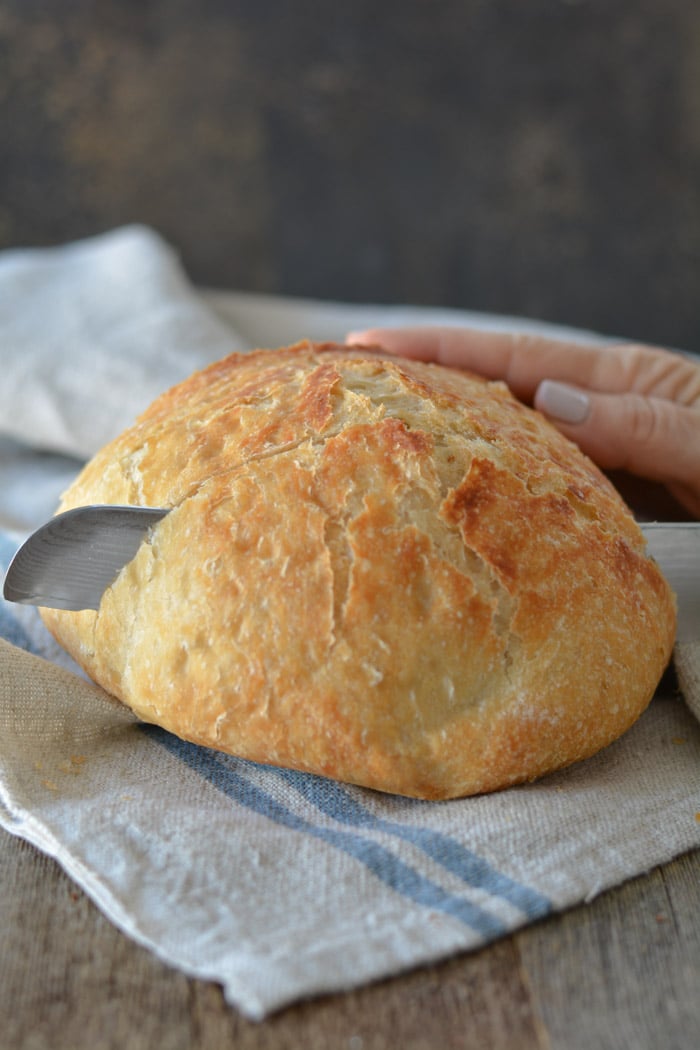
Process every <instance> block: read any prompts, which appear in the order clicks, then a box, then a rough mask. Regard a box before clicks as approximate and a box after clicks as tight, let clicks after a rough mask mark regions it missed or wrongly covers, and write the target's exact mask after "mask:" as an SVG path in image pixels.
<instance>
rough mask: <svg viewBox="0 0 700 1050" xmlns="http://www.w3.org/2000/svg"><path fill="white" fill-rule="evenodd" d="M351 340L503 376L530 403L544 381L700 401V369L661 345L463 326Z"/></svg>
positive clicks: (387, 331) (383, 332)
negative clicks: (576, 339) (574, 339)
mask: <svg viewBox="0 0 700 1050" xmlns="http://www.w3.org/2000/svg"><path fill="white" fill-rule="evenodd" d="M347 342H349V343H358V342H359V343H364V344H365V345H370V344H376V345H378V346H381V347H383V348H385V349H386V350H388V351H389V352H390V353H398V354H403V355H404V356H405V357H414V358H420V359H421V360H423V361H435V362H437V363H438V364H443V365H448V366H450V367H453V368H463V369H466V370H468V371H472V372H477V373H478V374H479V375H483V376H485V377H486V378H487V379H502V380H504V382H506V383H507V384H508V386H509V387H510V389H511V390H512V391H513V393H514V394H515V395H516V397H519V398H520V399H521V400H523V401H532V398H533V397H534V394H535V390H536V389H537V387H538V386H539V384H540V383H541V382H542V381H543V380H544V379H553V380H558V381H560V382H562V383H571V384H574V385H575V386H580V387H585V388H588V389H591V390H597V391H600V392H605V393H609V394H621V393H627V392H635V393H639V394H644V395H646V396H647V397H659V398H665V399H667V400H671V401H676V402H677V403H679V404H685V405H693V404H697V405H699V406H700V369H699V368H698V367H697V365H696V364H694V363H693V362H691V361H689V360H687V359H686V358H684V357H682V356H681V355H679V354H674V353H671V352H669V351H667V350H661V349H658V348H656V347H649V346H638V345H636V344H624V345H620V346H596V345H592V344H580V343H574V342H566V341H565V340H558V339H546V338H543V337H542V336H539V335H532V334H528V333H519V332H484V331H479V330H475V329H465V328H435V327H433V328H411V329H401V328H376V329H367V330H366V331H364V332H353V333H351V334H350V335H348V337H347Z"/></svg>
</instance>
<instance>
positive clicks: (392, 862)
mask: <svg viewBox="0 0 700 1050" xmlns="http://www.w3.org/2000/svg"><path fill="white" fill-rule="evenodd" d="M143 728H144V731H146V732H147V733H148V735H149V736H150V737H151V738H152V739H153V740H155V741H156V742H157V743H159V744H161V745H162V746H163V747H165V748H166V749H167V750H168V751H169V752H170V753H171V754H172V755H175V756H176V757H177V758H178V759H180V760H181V761H182V762H184V763H185V764H186V765H187V766H189V768H190V769H192V770H194V771H195V772H196V773H198V774H199V775H200V776H202V777H204V778H205V780H207V781H208V782H209V783H210V784H211V785H212V786H213V787H215V788H216V789H217V790H218V791H221V792H222V793H223V794H224V795H226V796H227V797H228V798H231V799H233V800H234V801H235V802H237V803H239V805H242V806H246V807H247V808H248V809H251V810H254V811H255V812H256V813H260V814H262V816H264V817H267V818H268V819H269V820H272V821H274V822H275V823H277V824H281V825H282V826H283V827H287V828H290V829H291V830H293V831H301V832H305V833H306V834H308V835H313V836H314V837H315V838H317V839H320V840H321V841H322V842H324V843H326V844H327V845H330V846H334V847H335V848H336V849H339V850H342V851H343V852H344V853H347V854H348V855H349V856H351V857H353V858H354V859H355V860H358V861H359V862H360V863H361V864H364V865H365V867H367V868H368V869H369V870H370V871H371V872H372V874H373V875H375V876H376V877H377V878H378V879H380V880H381V881H382V882H383V883H384V884H385V885H387V886H389V887H390V888H391V889H392V890H395V891H396V892H397V893H400V894H401V895H402V896H404V897H407V898H409V899H410V900H412V901H415V903H417V904H420V905H422V906H423V907H426V908H432V909H433V910H435V911H441V912H444V913H445V914H447V915H451V916H452V917H453V918H456V919H459V921H460V922H462V923H464V924H465V925H466V926H469V927H470V928H471V929H473V930H476V931H477V932H478V933H479V934H480V935H481V936H482V937H483V938H484V939H485V940H492V939H493V938H495V937H498V936H501V935H502V934H505V933H507V932H508V927H506V926H505V925H504V924H503V923H502V922H501V921H500V919H497V918H495V917H494V916H493V915H489V914H488V912H486V911H484V910H483V909H482V908H479V907H478V906H477V905H474V904H472V903H470V902H469V901H467V900H465V899H464V898H462V897H459V896H456V895H455V894H452V893H449V892H448V891H446V890H444V889H442V887H441V886H438V885H437V883H435V882H433V881H432V880H431V879H428V878H426V877H425V876H424V875H421V874H420V873H419V872H417V871H416V870H415V869H414V868H412V867H411V866H410V865H408V864H406V863H405V862H404V861H402V860H400V859H399V858H398V857H396V856H395V855H394V854H393V853H391V851H390V850H388V849H386V848H385V847H384V846H381V845H379V843H377V842H374V841H373V840H372V839H369V838H365V837H363V836H362V835H357V834H354V833H353V832H348V831H338V830H335V829H333V828H328V827H320V826H319V825H316V824H312V823H311V822H310V821H309V820H307V819H306V818H304V817H301V816H299V815H298V814H296V813H294V812H293V811H292V810H291V809H288V808H287V807H286V806H284V805H283V804H282V803H281V802H278V801H277V800H276V799H275V798H273V797H272V795H270V794H269V793H268V792H267V791H263V790H262V788H259V787H257V786H256V785H255V784H253V783H251V782H250V781H249V780H247V779H246V778H245V777H243V776H241V775H240V773H238V772H237V771H236V769H235V768H234V764H235V760H232V759H229V758H228V756H226V757H224V756H222V755H220V754H219V753H218V752H216V751H210V750H208V749H207V748H203V747H197V746H196V745H195V744H189V743H187V742H186V741H183V740H180V739H179V738H178V737H176V736H172V735H171V734H170V733H167V732H165V730H162V729H160V728H158V727H157V726H144V727H143Z"/></svg>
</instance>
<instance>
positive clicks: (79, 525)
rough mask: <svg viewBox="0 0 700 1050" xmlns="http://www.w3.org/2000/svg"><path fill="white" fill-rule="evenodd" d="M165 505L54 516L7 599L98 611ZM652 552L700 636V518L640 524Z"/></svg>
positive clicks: (14, 576)
mask: <svg viewBox="0 0 700 1050" xmlns="http://www.w3.org/2000/svg"><path fill="white" fill-rule="evenodd" d="M168 513H169V510H168V509H167V508H163V507H132V506H128V507H124V506H89V507H78V508H76V509H75V510H69V511H65V512H64V513H63V514H57V515H56V516H55V517H54V518H51V519H50V520H49V521H47V522H46V523H45V524H44V525H42V526H41V527H40V528H39V529H37V530H36V532H34V533H32V535H31V536H30V537H29V538H28V539H27V540H25V542H24V543H23V544H22V546H21V547H20V548H19V550H18V551H17V553H16V554H15V556H14V558H13V559H12V561H11V562H10V565H9V568H8V570H7V573H6V575H5V581H4V584H3V596H4V597H5V599H6V600H7V601H10V602H19V603H21V604H25V605H42V606H45V607H49V608H54V609H71V610H81V609H97V608H99V604H100V600H101V598H102V595H103V593H104V591H105V590H106V589H107V587H109V585H110V584H111V583H113V582H114V579H115V578H116V576H117V575H118V573H119V572H120V570H121V569H122V568H123V567H124V566H125V565H126V564H127V563H128V562H129V561H131V559H132V558H133V557H134V556H135V554H136V552H137V551H138V549H139V547H140V545H141V543H142V542H143V540H144V538H145V536H146V534H147V533H148V531H149V530H150V529H152V528H153V527H154V526H155V525H157V524H158V522H159V521H161V520H162V519H163V518H164V517H165V516H166V514H168ZM641 529H642V532H643V533H644V536H645V538H646V541H647V550H648V552H649V554H651V556H652V557H653V558H654V559H655V561H656V562H657V563H658V565H659V567H660V569H661V571H662V572H663V574H664V575H665V577H666V579H667V580H668V582H669V583H670V585H671V587H672V588H673V590H674V591H675V593H676V597H677V600H678V635H677V640H678V641H679V642H685V641H695V640H697V641H700V522H678V523H677V522H653V523H644V524H642V525H641Z"/></svg>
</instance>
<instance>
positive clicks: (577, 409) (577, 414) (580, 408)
mask: <svg viewBox="0 0 700 1050" xmlns="http://www.w3.org/2000/svg"><path fill="white" fill-rule="evenodd" d="M535 404H536V405H537V408H539V410H540V412H544V414H545V415H546V416H550V417H551V418H552V419H557V420H559V422H560V423H585V421H586V420H587V419H588V414H589V412H590V411H591V401H590V398H589V397H588V395H587V394H584V392H583V391H582V390H577V389H576V388H575V387H573V386H567V384H566V383H556V382H554V380H552V379H544V380H543V381H542V382H541V383H540V385H539V387H538V388H537V396H536V398H535Z"/></svg>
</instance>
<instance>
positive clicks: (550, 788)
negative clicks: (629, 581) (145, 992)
mask: <svg viewBox="0 0 700 1050" xmlns="http://www.w3.org/2000/svg"><path fill="white" fill-rule="evenodd" d="M11 546H12V544H11V543H8V542H7V539H6V538H3V539H2V542H1V543H0V549H1V550H2V553H3V555H4V556H5V557H6V556H7V553H8V551H9V550H10V549H11ZM0 633H1V634H2V636H3V637H4V638H6V639H8V641H7V642H0V691H1V693H2V703H1V705H0V823H1V824H2V825H3V826H4V827H5V828H6V829H7V830H8V831H10V832H12V833H13V834H17V835H20V836H22V837H24V838H26V839H28V840H29V841H30V842H32V843H34V844H35V845H36V846H38V847H39V848H40V849H42V850H44V851H45V852H47V853H49V854H50V855H51V856H53V857H55V858H56V859H57V860H58V861H59V863H60V864H61V865H62V867H63V868H64V869H65V870H66V871H67V872H68V874H69V875H71V876H72V877H73V878H74V879H75V881H76V882H77V883H78V884H79V885H80V886H82V887H83V889H84V890H85V891H86V892H87V893H88V894H89V895H90V896H91V897H92V899H93V900H94V901H95V902H96V903H97V905H98V906H99V907H100V908H101V909H102V910H103V912H104V913H105V914H106V915H107V916H108V917H109V918H110V919H111V920H112V921H113V922H114V923H116V925H117V926H119V927H120V928H121V929H122V930H123V931H124V932H125V933H127V934H128V935H129V936H131V937H133V938H134V939H135V940H136V941H138V942H139V943H141V944H143V945H145V946H146V947H148V948H150V949H151V950H152V951H154V952H155V953H156V954H157V955H158V956H159V957H160V958H161V959H162V960H164V961H166V962H168V963H170V964H171V965H173V966H175V967H178V968H180V969H181V970H183V971H184V972H185V973H187V974H190V975H192V976H195V977H200V978H204V979H209V980H214V981H218V982H220V983H221V984H222V985H223V988H224V992H225V995H226V997H227V999H228V1000H229V1002H230V1003H231V1004H232V1005H235V1006H236V1007H238V1008H239V1009H240V1010H241V1011H243V1012H244V1013H245V1014H246V1015H247V1016H248V1017H250V1018H256V1019H260V1018H262V1017H264V1016H266V1015H267V1014H268V1013H269V1012H270V1011H272V1010H275V1009H277V1008H279V1007H281V1006H283V1005H285V1004H287V1003H290V1002H292V1001H294V1000H295V999H298V998H302V997H307V996H310V995H318V994H320V993H323V992H331V991H337V990H341V989H347V988H350V987H353V986H357V985H358V984H361V983H363V982H367V981H370V980H373V979H376V978H380V977H385V976H388V975H390V974H395V973H398V972H400V971H403V970H406V969H407V968H409V967H414V966H416V965H419V964H421V963H425V962H428V961H432V960H437V959H440V958H443V957H445V956H447V955H450V954H453V953H455V952H458V951H464V950H467V949H473V948H478V947H480V946H482V945H484V944H486V943H489V942H490V941H493V940H495V939H496V938H498V937H501V936H503V935H504V934H507V933H508V932H510V931H512V930H516V929H518V928H519V927H521V926H523V925H525V924H527V923H530V922H533V921H535V920H537V919H540V918H542V917H543V916H546V915H548V914H550V913H552V912H556V911H560V910H562V909H564V908H568V907H570V906H572V905H574V904H577V903H580V902H583V901H588V900H590V899H591V898H592V897H594V896H595V895H596V894H597V893H599V892H600V891H601V890H604V889H606V888H607V887H609V886H613V885H616V884H618V883H620V882H621V881H623V880H624V879H627V878H629V877H631V876H633V875H636V874H639V873H640V872H643V871H646V870H648V869H649V868H651V867H653V866H654V865H656V864H660V863H662V862H664V861H667V860H669V859H670V858H672V857H674V856H676V855H677V854H679V853H681V852H683V851H685V850H688V849H690V848H692V847H694V846H697V845H700V725H699V724H698V723H697V721H696V720H695V719H694V718H693V716H692V715H691V714H690V712H689V710H688V708H687V707H686V705H685V704H684V703H683V701H682V699H681V698H680V697H679V696H678V695H677V694H676V693H674V691H673V690H672V689H671V688H670V687H669V688H667V689H665V690H662V691H661V692H660V694H659V696H658V697H657V698H656V699H655V700H654V701H653V703H652V704H651V706H650V708H649V709H648V711H647V712H646V713H645V715H644V716H643V717H642V718H641V719H640V721H639V722H638V723H637V725H636V726H635V727H634V728H633V729H632V730H631V731H630V732H629V733H628V734H627V735H626V736H625V737H624V738H623V739H622V740H620V741H618V742H617V743H616V744H614V745H612V746H611V747H609V748H607V749H606V750H605V751H603V752H602V753H601V754H599V755H598V756H596V757H595V758H593V759H590V760H589V761H587V762H583V763H580V764H579V765H577V766H574V767H572V768H571V769H569V770H565V771H563V772H560V773H557V774H554V775H552V776H550V777H547V778H545V779H543V780H542V781H540V782H538V783H535V784H531V785H527V786H524V787H519V788H514V789H511V790H509V791H504V792H500V793H497V794H493V795H489V796H484V797H480V798H473V799H464V800H458V801H452V802H446V803H428V802H420V801H416V800H412V799H405V798H398V797H392V796H386V795H381V794H379V793H377V792H372V791H369V790H365V789H362V788H356V787H352V786H348V785H342V784H338V783H334V782H332V781H330V780H326V779H324V778H322V777H316V776H312V775H307V774H302V773H298V772H294V771H291V770H283V769H276V768H266V767H263V766H259V765H256V764H255V763H251V762H247V761H244V760H241V759H236V758H233V757H231V756H229V755H223V754H219V753H217V752H214V751H210V750H208V749H206V748H201V747H197V746H195V745H193V744H189V743H186V742H184V741H181V740H179V739H178V738H176V737H174V736H172V735H170V734H168V733H166V732H165V731H163V730H161V729H159V728H156V727H152V726H144V725H142V724H140V723H139V722H138V721H137V720H136V719H135V718H134V716H133V715H132V714H131V712H130V711H128V710H127V709H126V708H124V707H123V706H122V705H120V704H117V703H116V702H115V701H114V700H112V699H111V698H110V697H108V696H107V695H106V694H105V693H103V692H102V691H101V690H100V689H98V688H97V687H96V686H94V685H93V684H91V683H89V682H88V681H86V680H85V679H84V678H83V677H81V676H79V675H78V674H77V673H75V672H73V671H71V670H69V669H68V665H69V660H68V658H67V657H66V656H65V654H63V653H62V652H61V651H60V650H58V649H57V647H56V646H55V643H54V642H53V640H52V639H51V638H50V637H49V635H48V633H47V632H46V631H45V629H44V628H43V625H42V624H41V621H40V620H39V617H38V614H37V613H36V610H34V609H24V608H22V609H19V608H18V607H15V606H9V605H7V604H6V603H2V605H0ZM10 643H11V644H10ZM32 654H34V655H32ZM61 665H63V666H61Z"/></svg>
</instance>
